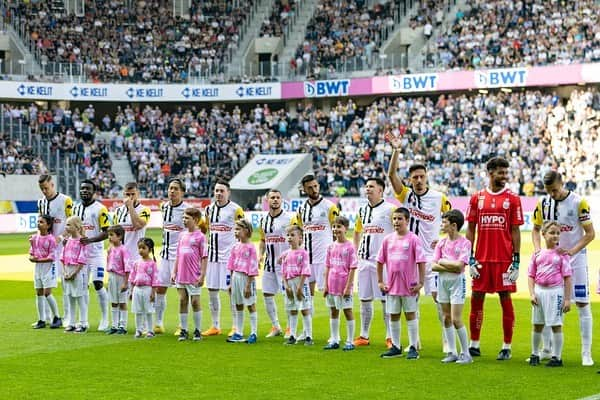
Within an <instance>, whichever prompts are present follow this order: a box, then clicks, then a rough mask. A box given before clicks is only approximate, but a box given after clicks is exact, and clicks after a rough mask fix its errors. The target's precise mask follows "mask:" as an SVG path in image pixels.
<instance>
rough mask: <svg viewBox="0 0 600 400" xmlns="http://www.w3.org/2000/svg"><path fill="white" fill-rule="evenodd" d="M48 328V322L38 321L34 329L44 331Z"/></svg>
mask: <svg viewBox="0 0 600 400" xmlns="http://www.w3.org/2000/svg"><path fill="white" fill-rule="evenodd" d="M45 327H46V321H42V320H40V321H38V322H37V323H36V324H35V325H34V326H33V329H43V328H45Z"/></svg>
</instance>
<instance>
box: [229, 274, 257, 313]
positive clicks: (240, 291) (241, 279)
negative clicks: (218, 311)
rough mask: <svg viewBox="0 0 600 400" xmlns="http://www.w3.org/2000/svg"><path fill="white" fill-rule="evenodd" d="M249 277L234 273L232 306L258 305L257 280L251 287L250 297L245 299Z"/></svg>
mask: <svg viewBox="0 0 600 400" xmlns="http://www.w3.org/2000/svg"><path fill="white" fill-rule="evenodd" d="M247 284H248V275H246V274H244V273H242V272H237V271H234V272H233V275H232V276H231V304H236V305H239V304H243V305H245V306H251V305H253V304H256V280H253V281H252V284H251V285H250V297H244V291H245V290H246V285H247Z"/></svg>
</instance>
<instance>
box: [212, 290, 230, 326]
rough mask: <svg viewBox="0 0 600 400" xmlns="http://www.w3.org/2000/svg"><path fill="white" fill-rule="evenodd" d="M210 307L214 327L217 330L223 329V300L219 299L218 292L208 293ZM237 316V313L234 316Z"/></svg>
mask: <svg viewBox="0 0 600 400" xmlns="http://www.w3.org/2000/svg"><path fill="white" fill-rule="evenodd" d="M208 307H209V308H210V316H211V318H212V322H213V326H214V327H215V328H217V329H220V328H221V319H220V318H219V315H220V314H221V298H220V297H219V291H218V290H209V291H208ZM233 315H234V316H235V313H234V314H233Z"/></svg>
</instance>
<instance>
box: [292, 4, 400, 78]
mask: <svg viewBox="0 0 600 400" xmlns="http://www.w3.org/2000/svg"><path fill="white" fill-rule="evenodd" d="M395 8H396V3H395V1H392V0H390V1H385V2H380V1H376V2H374V4H373V6H372V7H371V8H369V7H368V5H367V2H366V1H365V0H320V1H319V3H318V5H317V9H316V11H315V14H314V16H313V18H312V19H311V20H310V21H309V23H308V25H307V27H306V35H305V39H304V42H303V43H302V44H301V45H300V46H299V47H298V49H297V50H296V54H295V55H294V57H293V58H292V60H291V69H292V71H293V72H295V73H298V74H311V73H313V70H314V69H315V68H317V69H319V70H321V69H324V70H330V69H334V70H335V69H339V68H340V66H341V65H343V64H346V65H353V64H356V66H357V68H355V69H365V68H367V67H370V66H371V65H372V64H373V62H374V60H375V54H376V53H377V52H378V49H379V46H380V45H381V42H382V39H383V34H384V32H385V31H386V30H387V29H393V27H394V10H395Z"/></svg>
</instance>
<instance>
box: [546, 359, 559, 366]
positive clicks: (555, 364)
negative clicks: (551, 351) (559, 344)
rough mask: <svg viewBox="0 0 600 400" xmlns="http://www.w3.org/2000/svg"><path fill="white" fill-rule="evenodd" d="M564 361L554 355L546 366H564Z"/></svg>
mask: <svg viewBox="0 0 600 400" xmlns="http://www.w3.org/2000/svg"><path fill="white" fill-rule="evenodd" d="M562 366H563V362H562V360H559V359H558V358H556V357H552V358H551V359H550V361H548V363H547V364H546V367H562Z"/></svg>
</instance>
